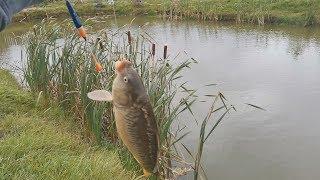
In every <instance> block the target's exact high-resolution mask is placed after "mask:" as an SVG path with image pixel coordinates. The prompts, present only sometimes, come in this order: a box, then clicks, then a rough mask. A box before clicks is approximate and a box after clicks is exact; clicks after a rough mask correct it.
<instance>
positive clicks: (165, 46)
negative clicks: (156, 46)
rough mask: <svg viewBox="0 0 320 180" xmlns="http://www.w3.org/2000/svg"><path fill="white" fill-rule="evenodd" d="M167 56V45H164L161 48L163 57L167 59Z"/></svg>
mask: <svg viewBox="0 0 320 180" xmlns="http://www.w3.org/2000/svg"><path fill="white" fill-rule="evenodd" d="M167 57H168V45H164V48H163V59H167Z"/></svg>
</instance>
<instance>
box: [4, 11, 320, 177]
mask: <svg viewBox="0 0 320 180" xmlns="http://www.w3.org/2000/svg"><path fill="white" fill-rule="evenodd" d="M131 19H132V18H130V17H127V18H120V19H118V20H117V23H118V24H117V25H115V24H114V22H113V21H112V20H105V22H104V23H100V24H99V25H100V26H106V27H108V28H109V29H110V30H114V29H116V28H118V27H121V26H123V25H124V24H126V23H129V22H130V21H131ZM147 22H148V23H147ZM87 23H92V24H94V23H93V22H90V21H88V22H87ZM96 24H97V23H96ZM99 25H98V26H96V27H92V28H96V29H99V28H101V27H99ZM139 27H141V28H142V29H143V30H144V31H147V32H148V33H149V34H150V35H151V36H153V37H154V39H155V40H156V41H157V42H158V46H160V45H163V44H168V45H169V52H170V55H171V56H174V55H175V54H176V53H178V52H181V51H184V50H186V51H187V52H189V54H190V55H192V56H193V57H194V58H195V59H197V60H198V61H199V64H197V65H194V67H193V68H192V70H191V71H190V72H186V73H185V79H186V80H188V81H189V83H190V84H191V85H192V87H194V88H196V89H197V88H200V87H202V86H203V85H204V84H209V83H218V84H219V85H218V86H217V87H214V88H211V89H200V91H199V94H200V95H204V94H207V93H209V94H212V93H214V92H216V91H223V92H224V94H225V95H226V96H227V97H228V99H229V101H230V102H232V103H233V104H235V105H236V107H237V109H238V111H237V112H235V113H232V114H230V116H229V117H228V119H226V120H225V121H224V122H223V124H222V125H221V126H220V128H219V129H218V130H217V131H216V132H215V133H214V137H213V138H211V139H210V141H209V143H208V144H207V147H206V151H205V157H204V163H205V164H206V169H207V173H208V176H209V179H223V180H234V179H237V180H273V179H274V180H278V179H281V180H300V179H310V180H312V179H319V178H320V172H319V171H318V166H319V165H320V156H319V154H318V152H320V142H319V141H317V139H318V138H319V137H320V131H319V129H320V121H319V117H320V112H319V110H318V101H320V54H319V52H320V38H319V37H320V29H318V28H314V29H306V28H297V27H274V26H266V27H257V26H251V25H234V24H214V23H211V22H205V23H204V22H196V21H186V22H164V21H161V20H157V19H149V18H148V19H146V18H136V19H135V21H134V23H133V24H132V26H131V28H132V30H133V32H134V31H135V30H138V29H139ZM12 31H13V30H10V29H8V30H7V31H6V32H5V33H4V35H3V34H1V35H0V41H1V42H4V39H3V37H5V36H10V35H9V34H10V33H9V32H12ZM17 44H19V42H18V43H17ZM19 47H20V46H19V45H11V44H10V43H1V45H0V53H1V55H0V61H2V62H3V61H6V62H14V63H16V62H17V59H20V52H19ZM20 48H21V47H20ZM160 49H161V48H160V47H159V50H160ZM159 56H161V53H159ZM200 97H201V98H202V96H200ZM243 103H252V104H258V105H261V106H262V107H264V108H266V109H267V111H266V112H262V111H258V110H255V109H253V108H250V107H248V106H244V105H243ZM194 108H195V112H196V116H197V117H203V116H204V113H206V109H207V108H208V104H206V103H198V104H196V106H195V107H194ZM180 121H181V123H186V124H187V125H188V126H189V127H192V128H190V130H192V131H193V134H192V135H190V136H189V137H188V138H187V139H186V140H185V142H186V144H189V145H191V144H193V142H195V141H196V139H197V130H198V129H197V128H194V127H197V126H195V125H194V124H192V123H191V122H184V119H181V120H180Z"/></svg>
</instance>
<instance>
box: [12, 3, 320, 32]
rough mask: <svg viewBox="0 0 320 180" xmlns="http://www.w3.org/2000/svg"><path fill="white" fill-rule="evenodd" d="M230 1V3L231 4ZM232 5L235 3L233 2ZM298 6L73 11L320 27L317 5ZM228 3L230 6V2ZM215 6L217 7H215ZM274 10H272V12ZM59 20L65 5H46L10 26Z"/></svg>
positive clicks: (82, 6) (124, 6) (89, 6)
mask: <svg viewBox="0 0 320 180" xmlns="http://www.w3.org/2000/svg"><path fill="white" fill-rule="evenodd" d="M231 1H232V0H231ZM233 1H234V0H233ZM296 1H298V2H300V1H301V3H296V4H293V5H290V4H289V5H287V6H290V7H291V8H290V10H281V8H276V7H274V6H275V5H276V4H272V5H270V7H269V6H268V7H267V5H265V6H266V7H265V9H267V10H265V9H264V10H258V11H257V10H252V9H254V7H253V8H252V7H251V10H250V11H251V12H250V11H249V10H248V7H250V6H249V5H247V7H244V6H243V7H241V8H242V9H241V10H240V9H239V8H238V7H237V6H235V5H233V4H225V6H223V8H221V7H219V6H218V5H216V4H214V3H211V4H209V5H208V7H209V9H208V7H197V8H195V7H194V6H199V3H196V2H191V3H190V4H188V5H187V6H186V5H183V4H181V5H177V6H172V5H171V4H169V5H168V4H166V3H163V4H159V3H148V1H147V2H146V3H145V5H144V6H142V7H135V6H133V5H132V4H131V3H129V2H126V1H125V2H123V1H119V2H118V3H117V4H116V5H115V6H114V7H113V6H112V5H103V6H101V7H95V5H94V3H93V2H85V3H76V4H74V7H75V9H76V11H77V13H78V15H79V16H80V17H81V16H108V15H109V16H113V15H114V14H116V15H117V16H137V15H140V16H161V17H163V18H167V19H174V20H183V19H192V20H202V21H210V22H236V23H250V24H257V25H265V24H276V25H295V26H320V14H319V13H318V11H317V9H319V7H320V4H319V5H318V4H316V6H315V7H314V8H312V10H310V12H306V10H305V9H308V8H309V7H308V5H305V3H304V2H303V0H296ZM230 3H231V2H230ZM215 5H216V6H215ZM271 7H273V9H271ZM62 16H67V17H69V14H68V12H67V10H66V7H65V4H64V1H61V2H55V3H48V4H46V5H41V6H35V7H31V8H28V9H25V10H23V11H22V12H20V13H18V14H17V15H15V16H14V17H13V19H12V21H13V22H21V21H32V20H35V19H43V18H49V17H53V18H58V17H62Z"/></svg>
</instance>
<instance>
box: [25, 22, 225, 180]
mask: <svg viewBox="0 0 320 180" xmlns="http://www.w3.org/2000/svg"><path fill="white" fill-rule="evenodd" d="M64 24H65V23H64ZM65 29H71V26H70V25H63V26H61V25H58V24H54V23H52V22H51V23H50V22H49V23H42V25H38V26H35V27H34V28H33V31H30V32H29V33H28V34H27V35H26V37H25V42H26V49H27V65H26V68H25V72H24V74H25V79H26V82H27V84H28V86H29V88H30V90H31V91H32V92H33V93H34V94H35V95H38V96H39V98H41V99H42V100H43V101H44V102H45V105H47V106H51V105H55V104H58V105H59V106H60V107H61V108H63V109H64V110H65V111H66V112H68V113H69V114H71V115H72V116H74V117H76V121H77V122H78V123H79V124H80V127H81V128H82V132H83V136H84V138H86V139H89V140H91V141H93V142H98V143H103V142H111V143H116V144H117V142H118V138H117V133H116V130H115V123H114V117H113V113H112V105H111V104H110V103H96V102H92V101H91V100H89V99H88V98H87V93H88V92H90V91H92V90H95V89H106V90H109V91H111V86H112V81H113V79H114V68H113V67H114V63H115V62H116V61H117V60H119V59H120V58H127V59H128V60H130V61H131V62H132V63H133V65H134V67H135V68H136V69H137V71H138V73H139V75H140V76H141V78H142V81H143V83H144V85H145V87H146V90H147V92H148V94H149V96H150V101H151V103H152V105H153V108H154V112H155V116H156V119H157V123H158V127H159V131H160V144H161V145H160V147H161V150H160V151H161V152H160V154H161V156H160V162H159V174H160V175H159V176H160V177H162V178H176V177H178V176H181V175H183V174H185V173H187V172H188V171H190V170H192V171H193V172H194V177H195V179H197V178H198V177H205V176H204V175H201V174H204V171H203V169H202V168H201V157H202V151H203V148H204V144H205V142H206V140H207V138H208V137H209V136H210V135H211V133H212V132H213V130H214V129H215V128H216V126H217V125H218V124H219V123H220V121H221V120H222V119H223V117H224V116H225V115H226V113H227V112H229V110H230V107H228V106H227V105H226V104H225V100H224V98H221V97H223V95H222V94H218V95H216V96H212V97H216V99H214V100H213V104H214V105H215V104H217V102H218V99H217V98H218V97H219V98H220V99H219V100H220V104H223V106H222V107H218V108H217V109H214V108H213V107H215V106H213V107H212V108H211V109H210V110H209V113H208V115H207V117H206V118H205V119H204V120H203V121H202V126H201V131H200V138H199V144H198V148H197V151H196V153H192V152H191V150H189V149H188V148H187V147H186V146H185V145H183V144H182V145H181V143H182V139H184V137H185V136H187V135H188V133H183V132H184V131H183V129H184V128H179V127H178V128H177V129H174V128H173V124H175V123H176V121H177V119H178V118H179V117H180V115H182V113H190V114H191V116H190V118H189V119H188V121H194V120H195V119H196V118H195V117H194V112H193V111H192V105H193V104H194V103H195V102H196V101H197V96H196V91H195V90H192V89H190V88H189V87H188V84H187V82H186V81H185V80H183V72H184V71H186V70H189V69H190V68H191V66H192V64H194V63H197V61H196V60H194V59H193V58H191V57H189V56H188V55H187V54H186V53H184V56H183V57H181V55H180V56H167V57H168V58H166V59H164V58H163V54H162V53H163V52H157V51H156V54H154V52H153V51H152V50H151V49H152V48H151V46H152V44H156V46H160V45H158V44H157V43H156V42H154V41H153V40H152V37H150V36H149V34H148V33H147V32H144V31H143V29H140V30H139V31H138V32H136V33H128V30H130V28H129V26H128V27H122V28H120V29H117V30H114V31H110V30H106V29H103V30H101V31H98V32H95V34H94V35H91V36H90V37H89V39H88V41H84V40H82V39H79V38H78V36H77V35H76V34H74V33H73V32H68V31H66V30H65ZM132 34H134V35H132ZM161 48H162V47H161ZM91 53H94V54H95V55H96V57H97V59H98V60H99V61H100V62H101V64H102V66H103V67H104V70H103V71H102V72H101V73H98V72H96V71H95V67H94V63H93V62H92V59H91ZM40 96H41V97H40ZM223 110H224V111H225V112H224V114H223V116H221V118H219V119H217V120H218V121H217V122H218V123H217V124H216V125H214V126H213V128H212V129H211V130H209V131H208V130H207V128H209V126H210V123H209V119H211V118H212V114H214V113H216V112H217V113H218V111H219V112H220V111H223ZM179 147H180V148H179ZM181 148H185V149H186V152H187V153H188V154H189V155H190V157H191V159H193V162H192V163H186V162H187V161H186V159H184V158H183V157H184V156H183V153H181ZM119 155H120V158H121V159H122V161H123V163H124V165H125V166H127V167H129V168H131V169H137V164H136V162H135V161H134V160H133V158H132V156H131V155H130V154H129V153H128V152H126V150H123V148H120V150H119ZM173 164H180V165H182V167H185V168H184V170H182V171H179V172H178V171H176V170H175V167H174V166H173ZM199 174H200V175H199Z"/></svg>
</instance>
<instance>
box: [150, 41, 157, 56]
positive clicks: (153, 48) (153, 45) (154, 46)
mask: <svg viewBox="0 0 320 180" xmlns="http://www.w3.org/2000/svg"><path fill="white" fill-rule="evenodd" d="M151 53H152V56H155V55H156V44H154V43H153V44H152V52H151Z"/></svg>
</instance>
